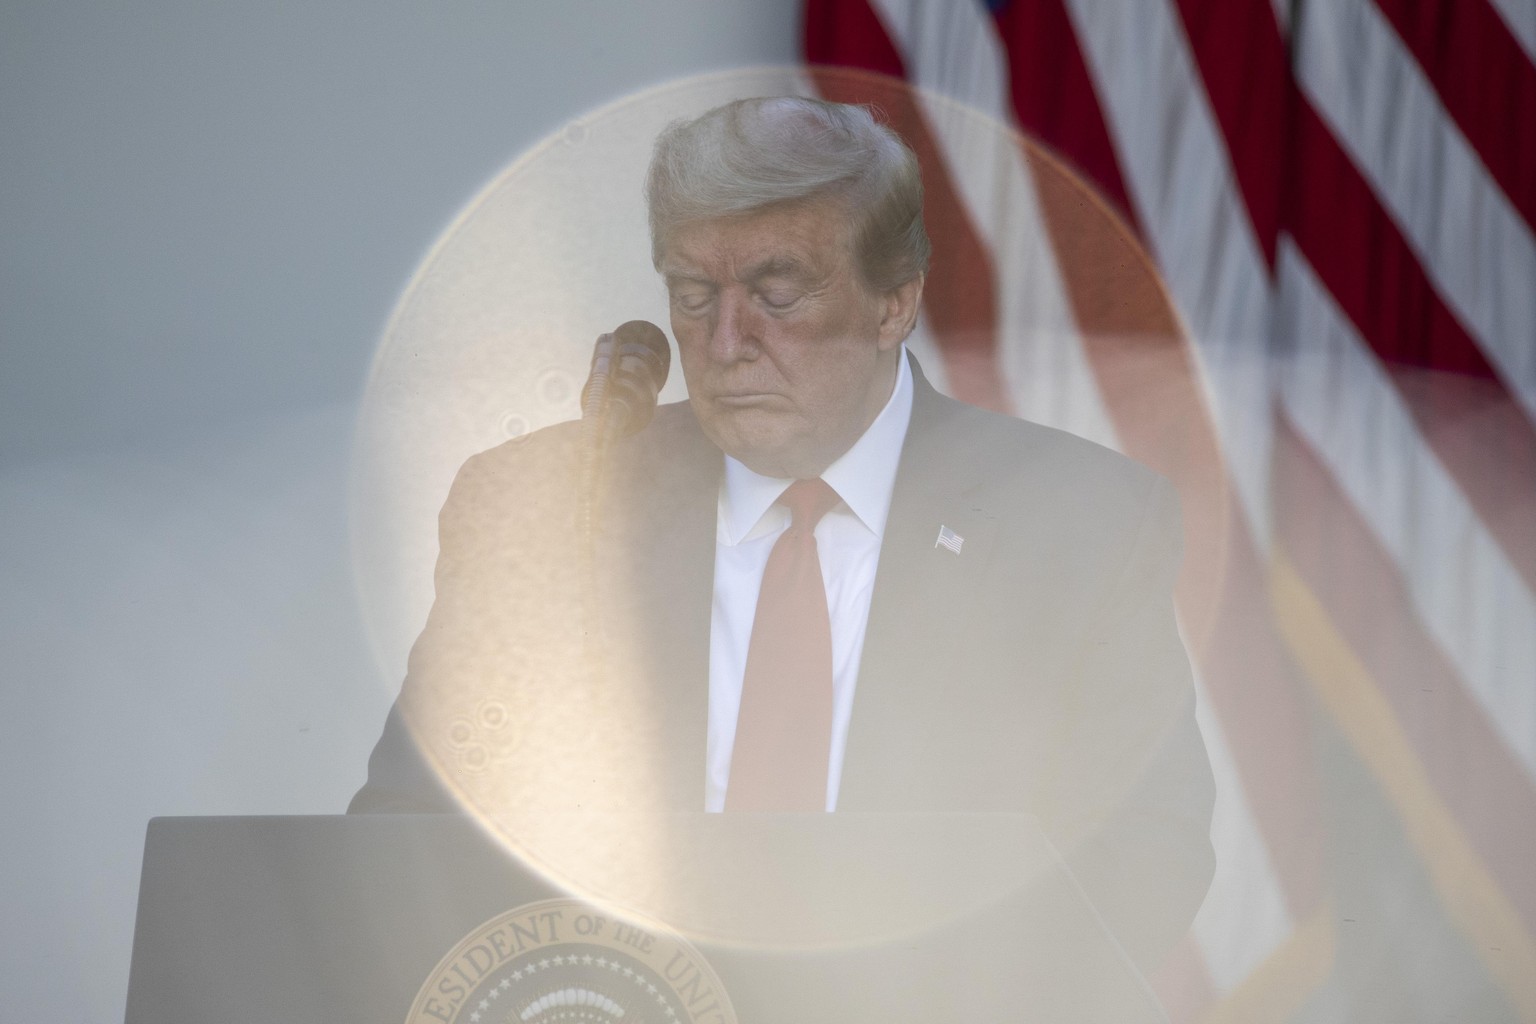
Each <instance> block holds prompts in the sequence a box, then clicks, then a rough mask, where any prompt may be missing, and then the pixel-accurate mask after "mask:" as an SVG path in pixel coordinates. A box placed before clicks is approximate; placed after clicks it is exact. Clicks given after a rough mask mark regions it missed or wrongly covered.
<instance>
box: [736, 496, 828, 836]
mask: <svg viewBox="0 0 1536 1024" xmlns="http://www.w3.org/2000/svg"><path fill="white" fill-rule="evenodd" d="M841 500H842V499H841V498H839V497H838V495H837V492H836V491H834V490H833V489H832V488H831V487H830V486H829V485H828V484H827V483H826V481H824V480H820V479H816V480H796V481H795V482H794V483H792V484H790V485H789V487H788V488H786V489H785V491H784V493H783V494H781V495H779V501H778V503H779V504H780V505H783V506H785V507H786V508H788V509H789V513H790V517H791V518H790V524H789V529H787V530H785V531H784V532H783V533H782V534H780V535H779V539H778V540H777V541H776V542H774V545H773V550H772V551H770V552H769V553H768V564H767V565H766V566H765V567H764V569H763V586H762V589H761V590H760V591H759V592H758V597H757V615H756V617H755V618H754V619H753V620H752V641H751V643H750V644H749V645H748V647H747V670H746V673H745V675H744V678H743V680H742V685H741V711H740V713H739V714H738V715H737V717H736V741H735V743H734V745H733V747H732V751H731V777H730V781H729V783H728V784H727V786H726V794H725V809H726V810H727V811H824V810H826V806H827V761H828V759H829V757H830V756H831V749H832V624H831V620H830V618H829V617H828V615H827V591H826V587H825V586H823V584H822V581H821V559H820V558H818V557H817V554H816V535H815V532H814V531H815V529H816V524H817V523H819V522H820V521H821V517H822V516H824V515H826V514H827V513H828V512H829V511H831V510H832V508H833V507H834V506H836V505H837V503H838V502H839V501H841Z"/></svg>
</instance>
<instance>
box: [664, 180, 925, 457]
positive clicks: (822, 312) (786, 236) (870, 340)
mask: <svg viewBox="0 0 1536 1024" xmlns="http://www.w3.org/2000/svg"><path fill="white" fill-rule="evenodd" d="M850 235H851V227H850V224H849V221H848V217H847V215H846V213H845V212H844V209H843V207H842V205H841V204H840V203H837V202H833V201H820V202H812V203H802V204H795V205H790V206H783V207H773V208H770V209H768V210H767V211H765V212H762V213H757V214H752V215H749V216H745V217H732V218H722V219H719V220H708V221H696V222H694V223H691V224H685V225H684V226H682V227H680V228H678V229H677V230H676V231H674V232H673V233H672V235H671V237H670V238H668V239H667V242H666V244H665V246H664V248H663V252H662V260H661V272H662V275H663V277H665V279H666V283H667V291H668V294H669V296H670V301H671V310H672V333H673V335H674V336H676V338H677V345H678V349H679V351H680V353H681V357H682V364H683V376H684V377H685V378H686V379H687V381H688V394H689V399H690V400H691V401H692V403H693V408H694V413H695V415H697V416H698V419H699V423H700V425H701V426H702V427H703V429H704V433H705V434H706V435H707V436H708V437H709V439H710V440H711V441H713V442H714V443H715V444H716V445H717V446H718V447H719V448H720V449H722V450H723V451H725V452H726V453H727V454H729V455H732V456H735V457H736V458H737V459H739V460H741V461H742V462H743V463H744V464H746V466H747V467H748V468H750V469H752V470H755V471H756V472H758V473H762V474H764V475H766V476H777V477H800V478H808V477H814V476H818V475H819V474H820V473H821V472H822V470H824V469H826V468H827V466H829V465H831V464H832V462H834V461H835V460H836V459H837V457H838V456H840V455H842V453H843V452H845V451H847V450H848V449H849V448H850V447H852V445H853V443H854V442H855V441H857V440H858V438H859V436H860V435H861V434H863V432H864V430H865V428H867V427H868V426H869V424H870V423H872V422H873V421H874V418H875V417H876V416H877V415H879V413H880V410H881V409H882V408H884V406H885V403H886V401H887V400H888V399H889V398H890V395H891V389H892V387H893V386H894V383H895V380H896V368H897V363H896V360H897V359H898V358H899V355H900V347H899V346H900V344H901V342H902V340H903V339H904V338H905V337H906V336H907V334H908V333H909V332H910V331H911V329H912V324H913V322H914V320H915V317H916V312H917V301H918V297H919V295H920V294H921V291H922V279H921V278H917V279H914V280H913V281H910V282H908V283H907V284H904V285H902V286H900V287H898V288H896V289H894V290H892V291H891V292H887V293H885V294H877V293H875V292H872V291H870V290H869V288H867V287H866V286H865V285H864V283H863V280H862V278H861V277H860V276H859V271H858V268H857V266H856V265H855V262H854V257H853V248H852V239H851V237H850Z"/></svg>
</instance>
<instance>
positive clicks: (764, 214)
mask: <svg viewBox="0 0 1536 1024" xmlns="http://www.w3.org/2000/svg"><path fill="white" fill-rule="evenodd" d="M851 259H852V228H851V225H850V222H849V219H848V215H847V211H846V209H845V208H844V206H843V205H842V204H841V203H839V202H836V201H832V200H818V201H814V202H807V203H794V204H788V205H782V206H774V207H770V208H768V209H766V210H761V211H757V212H754V213H749V214H744V215H741V216H735V217H717V218H711V219H707V220H696V221H688V222H686V223H684V224H681V225H679V226H677V227H676V228H674V229H673V230H672V231H671V232H669V233H668V235H667V237H666V240H665V242H664V243H663V245H662V251H661V262H660V266H659V269H660V270H661V272H662V274H664V275H667V276H685V277H687V276H703V277H711V278H721V277H734V278H746V277H751V276H755V275H759V274H763V273H778V272H794V271H797V270H798V271H804V272H807V273H830V272H832V271H835V270H838V269H841V268H843V267H845V266H847V265H848V264H849V263H850V262H851Z"/></svg>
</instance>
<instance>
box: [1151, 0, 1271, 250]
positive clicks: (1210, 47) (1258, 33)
mask: <svg viewBox="0 0 1536 1024" xmlns="http://www.w3.org/2000/svg"><path fill="white" fill-rule="evenodd" d="M1178 8H1179V14H1180V15H1181V16H1182V18H1183V21H1184V33H1185V35H1186V37H1187V38H1188V39H1189V42H1190V46H1191V48H1192V49H1193V50H1194V51H1195V53H1196V54H1197V56H1198V57H1199V59H1200V62H1201V71H1202V74H1203V76H1204V77H1205V79H1206V80H1207V83H1208V84H1210V83H1211V82H1213V81H1214V82H1219V83H1221V86H1222V87H1221V88H1209V89H1207V91H1206V98H1207V99H1208V100H1209V101H1210V104H1211V112H1212V113H1213V114H1214V115H1215V117H1216V121H1217V123H1218V124H1220V126H1221V132H1222V135H1223V136H1224V137H1225V138H1226V143H1227V150H1228V152H1229V153H1230V154H1231V159H1232V171H1233V174H1234V175H1236V177H1237V180H1238V185H1239V187H1240V190H1241V192H1240V194H1241V197H1242V200H1243V204H1244V206H1245V207H1246V208H1247V210H1248V220H1249V222H1250V223H1251V224H1252V225H1253V233H1254V236H1255V237H1256V238H1257V240H1258V243H1259V248H1260V249H1261V250H1262V251H1263V253H1264V259H1265V261H1266V262H1268V264H1269V267H1270V271H1271V272H1273V271H1274V267H1275V244H1276V240H1277V236H1278V235H1279V232H1280V204H1281V197H1282V195H1283V184H1284V181H1285V174H1286V166H1285V161H1284V159H1283V157H1284V154H1283V153H1282V151H1281V146H1282V145H1283V144H1284V136H1283V135H1282V134H1281V133H1280V132H1278V131H1276V130H1275V129H1276V126H1277V125H1283V124H1285V123H1286V109H1285V108H1286V104H1287V103H1289V102H1290V101H1291V98H1292V96H1291V92H1290V87H1289V86H1288V85H1287V83H1288V82H1289V81H1290V78H1291V71H1290V68H1289V67H1287V66H1286V59H1285V44H1284V42H1283V40H1282V39H1281V36H1280V26H1279V25H1278V24H1276V22H1275V18H1274V15H1273V13H1272V12H1271V11H1270V9H1269V7H1268V5H1267V4H1266V5H1264V6H1263V7H1262V8H1259V7H1255V6H1254V5H1251V4H1239V3H1232V2H1231V0H1178Z"/></svg>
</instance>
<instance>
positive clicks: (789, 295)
mask: <svg viewBox="0 0 1536 1024" xmlns="http://www.w3.org/2000/svg"><path fill="white" fill-rule="evenodd" d="M803 297H804V293H803V292H799V291H795V290H792V289H788V288H778V289H767V290H764V291H761V292H758V301H760V302H761V303H762V304H763V305H764V306H767V307H768V309H769V310H770V311H772V312H775V313H786V312H788V311H789V310H791V309H794V308H795V306H796V304H798V303H799V302H800V300H801V298H803Z"/></svg>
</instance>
